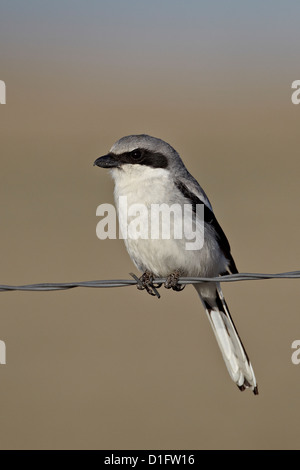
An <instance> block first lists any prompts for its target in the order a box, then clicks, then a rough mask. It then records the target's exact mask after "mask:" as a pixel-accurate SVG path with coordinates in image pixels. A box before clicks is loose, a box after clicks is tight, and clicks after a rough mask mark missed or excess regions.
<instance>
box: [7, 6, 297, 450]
mask: <svg viewBox="0 0 300 470" xmlns="http://www.w3.org/2000/svg"><path fill="white" fill-rule="evenodd" d="M12 3H13V5H11V4H12ZM0 9H1V15H0V18H1V19H0V23H1V25H0V79H1V80H4V81H5V83H6V87H7V104H6V105H1V106H0V155H1V172H0V196H1V197H0V204H1V230H0V251H1V274H0V283H2V284H27V283H38V282H68V281H83V280H95V279H119V278H125V279H126V278H127V279H128V278H129V274H128V273H129V272H130V271H132V270H133V269H134V268H133V265H132V263H131V261H130V259H129V257H128V255H127V253H126V250H125V247H124V246H123V242H122V241H121V240H120V241H119V240H106V241H100V240H98V239H97V237H96V224H97V221H98V219H97V217H96V207H97V206H98V205H99V204H101V203H104V202H112V201H113V195H112V191H113V185H112V182H111V180H110V178H109V174H108V173H106V172H105V171H102V170H100V169H99V168H93V166H92V164H93V161H94V160H95V159H96V158H97V157H98V156H100V155H102V154H105V153H106V152H107V150H108V149H109V148H110V146H111V145H112V144H113V143H114V142H115V141H116V140H117V139H119V138H120V137H122V136H123V135H127V134H131V133H149V134H151V135H154V136H156V137H160V138H162V139H164V140H166V141H167V142H169V143H170V144H171V145H173V146H174V147H175V148H176V149H177V150H178V151H179V152H180V154H181V156H182V157H183V159H184V162H185V164H186V166H187V167H188V169H189V170H190V172H191V173H192V174H193V175H194V176H195V177H196V178H197V179H198V181H199V182H200V184H201V185H202V186H203V187H204V189H205V191H206V192H207V193H208V195H209V198H210V200H211V202H212V204H213V207H214V210H215V213H216V216H217V218H218V220H219V222H220V223H221V225H222V226H223V229H224V231H225V232H226V234H227V236H228V238H229V240H230V243H231V246H232V252H233V255H234V257H235V260H236V263H237V266H238V268H239V270H240V271H241V272H262V273H263V272H274V273H275V272H283V271H292V270H298V269H299V268H300V261H299V238H300V224H299V196H300V188H299V170H300V164H299V139H300V137H299V122H300V105H299V106H295V105H293V104H292V102H291V94H292V90H291V83H292V81H293V80H296V79H300V70H299V48H298V44H299V24H298V23H297V21H298V20H297V18H299V4H298V2H294V1H290V2H288V3H287V4H286V3H285V4H284V3H283V2H277V1H272V2H271V1H265V2H263V5H261V2H258V1H254V2H246V3H245V2H243V4H241V3H240V2H238V1H230V2H218V1H214V2H208V1H204V2H196V1H189V2H184V3H183V2H174V1H173V2H171V1H166V0H165V1H163V2H161V1H160V2H158V1H157V0H154V1H153V2H151V3H150V2H136V1H133V0H130V1H128V2H121V1H112V2H106V1H98V2H94V1H91V0H90V1H86V2H79V1H72V2H71V1H69V0H68V1H65V2H63V5H61V4H60V2H55V1H54V2H51V4H50V2H37V1H33V0H29V1H27V2H21V1H20V0H18V1H17V0H16V1H14V2H1V7H0ZM299 286H300V281H298V280H293V281H292V280H272V281H259V282H258V281H255V282H254V281H253V282H252V281H251V282H240V283H231V284H226V285H224V291H225V296H226V299H227V302H228V304H229V306H230V309H231V312H232V315H233V318H234V320H235V323H236V325H237V327H238V330H239V333H240V335H241V337H242V339H243V342H244V344H245V346H246V349H247V351H248V353H249V356H250V358H251V361H252V364H253V367H254V370H255V373H256V376H257V380H258V384H259V391H260V395H259V396H258V397H254V396H253V395H252V394H251V393H250V392H244V393H240V392H239V390H238V389H237V388H236V387H235V385H234V384H233V383H232V382H231V380H230V378H229V376H228V374H227V371H226V369H225V366H224V364H223V360H222V358H221V355H220V353H219V350H218V346H217V344H216V341H215V339H214V337H213V333H212V331H211V329H210V326H209V324H208V321H207V319H206V317H205V314H204V310H203V309H202V306H201V304H200V302H199V301H198V299H197V295H196V292H194V289H193V288H192V287H188V288H186V289H185V290H184V292H182V293H180V294H179V293H175V292H169V291H166V290H164V291H163V292H162V294H163V295H162V299H161V300H157V299H156V298H152V297H150V296H148V295H146V294H145V293H144V292H138V291H137V290H136V288H134V287H132V288H129V287H127V288H122V289H121V288H120V289H74V290H70V291H65V292H52V293H51V292H50V293H39V292H35V293H29V292H3V293H0V303H1V309H0V311H1V313H0V339H1V340H3V341H5V343H6V348H7V364H6V365H1V366H0V447H1V448H2V449H16V448H19V449H29V448H34V449H50V448H54V449H62V448H70V449H80V448H82V449H91V448H95V449H254V448H256V449H266V448H269V449H276V448H281V449H291V448H299V447H300V446H299V436H298V430H299V419H300V407H299V397H300V365H299V366H297V365H294V364H292V361H291V355H292V352H293V350H292V349H291V344H292V342H293V341H294V340H295V339H300V293H299V292H300V289H299Z"/></svg>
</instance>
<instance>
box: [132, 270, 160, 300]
mask: <svg viewBox="0 0 300 470" xmlns="http://www.w3.org/2000/svg"><path fill="white" fill-rule="evenodd" d="M130 274H131V276H132V277H133V278H134V279H135V280H136V282H137V288H138V290H146V291H147V292H148V294H150V295H153V296H156V297H157V298H158V299H160V294H159V293H158V292H157V289H159V288H160V287H161V286H162V284H153V279H154V276H153V273H151V272H150V271H145V272H144V274H143V275H142V276H141V277H137V276H136V275H135V274H133V273H130Z"/></svg>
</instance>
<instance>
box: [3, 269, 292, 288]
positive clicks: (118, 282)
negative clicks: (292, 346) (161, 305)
mask: <svg viewBox="0 0 300 470" xmlns="http://www.w3.org/2000/svg"><path fill="white" fill-rule="evenodd" d="M131 275H132V274H131ZM132 276H133V277H134V279H112V280H98V281H82V282H61V283H56V282H47V283H39V284H26V285H20V286H9V285H5V284H0V292H5V291H6V292H7V291H30V292H32V291H35V292H45V291H57V290H68V289H74V288H76V287H90V288H104V287H127V286H133V285H136V284H138V283H139V282H138V280H137V277H136V276H135V275H132ZM299 278H300V271H291V272H285V273H277V274H262V273H238V274H228V275H225V276H218V277H181V278H179V280H178V284H181V285H182V284H184V285H186V284H198V283H201V282H236V281H260V280H265V279H299ZM165 281H166V279H165V278H155V279H153V284H163V283H164V282H165Z"/></svg>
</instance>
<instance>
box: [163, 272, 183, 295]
mask: <svg viewBox="0 0 300 470" xmlns="http://www.w3.org/2000/svg"><path fill="white" fill-rule="evenodd" d="M180 275H181V272H180V271H179V269H176V270H175V271H174V272H172V273H171V274H169V276H168V277H167V280H166V282H165V283H164V286H165V288H166V289H173V290H175V291H176V292H180V291H181V290H183V289H184V288H185V285H184V284H178V280H179V278H180Z"/></svg>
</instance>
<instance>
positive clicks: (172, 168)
mask: <svg viewBox="0 0 300 470" xmlns="http://www.w3.org/2000/svg"><path fill="white" fill-rule="evenodd" d="M94 165H97V166H99V167H102V168H109V169H110V172H111V175H112V177H113V179H114V182H115V201H116V206H117V211H118V217H119V220H120V216H123V215H124V214H122V213H120V211H121V210H122V209H121V207H120V205H119V200H120V199H119V198H120V196H126V198H127V201H128V204H144V205H146V206H147V207H149V205H152V204H162V203H165V204H168V205H169V206H171V205H172V204H174V203H176V204H180V205H181V206H182V207H183V206H184V205H186V204H189V205H190V207H192V211H193V213H194V221H195V225H197V222H198V221H197V217H198V212H197V211H196V207H197V205H201V206H202V208H204V242H203V246H202V248H200V249H198V250H196V251H195V250H187V249H186V248H185V246H186V245H185V244H184V242H186V241H187V240H179V239H175V237H170V238H169V239H162V238H160V239H151V237H150V238H147V239H142V238H135V239H131V238H127V239H125V240H124V241H125V244H126V248H127V250H128V253H129V255H130V257H131V259H132V261H133V262H134V264H135V265H136V267H137V268H138V269H139V270H140V271H141V272H142V273H144V274H143V275H142V276H141V278H140V286H138V287H140V288H141V286H142V288H145V289H147V291H148V292H149V293H152V294H153V290H152V288H153V287H154V286H153V284H152V281H153V279H154V278H166V279H167V281H166V283H165V287H167V288H173V289H174V290H181V289H182V288H183V287H182V286H180V285H178V284H177V282H178V278H179V276H186V277H216V276H219V275H220V276H222V275H224V274H229V273H237V272H238V270H237V268H236V265H235V262H234V260H233V257H232V255H231V252H230V245H229V242H228V240H227V238H226V236H225V234H224V232H223V230H222V228H221V227H220V225H219V223H218V221H217V219H216V217H215V215H214V213H213V210H212V206H211V204H210V202H209V200H208V198H207V196H206V194H205V192H204V191H203V189H202V188H201V186H200V185H199V184H198V182H197V181H196V180H195V178H193V176H192V175H191V174H190V173H189V172H188V170H187V169H186V167H185V166H184V164H183V162H182V160H181V158H180V156H179V154H178V153H177V152H176V150H175V149H174V148H173V147H171V145H169V144H167V143H166V142H164V141H163V140H161V139H157V138H155V137H151V136H149V135H145V134H142V135H130V136H126V137H122V138H121V139H120V140H118V141H117V142H116V143H115V144H114V145H113V146H112V148H111V149H110V151H109V153H108V154H107V155H105V156H103V157H99V158H97V160H96V161H95V162H94ZM195 219H196V220H195ZM146 222H147V223H148V222H149V220H148V216H147V221H146V220H145V223H146ZM173 223H174V225H176V216H174V222H173ZM202 226H203V220H202ZM194 287H195V289H196V290H197V292H198V295H199V297H200V299H201V301H202V304H203V306H204V308H205V310H206V313H207V316H208V319H209V321H210V324H211V326H212V329H213V331H214V334H215V336H216V339H217V342H218V345H219V347H220V350H221V352H222V356H223V359H224V361H225V364H226V367H227V369H228V372H229V374H230V376H231V378H232V380H233V381H234V382H235V383H236V385H237V386H238V387H239V389H240V390H242V391H243V390H245V389H247V388H249V389H251V390H252V391H253V393H254V394H255V395H257V394H258V388H257V384H256V379H255V375H254V372H253V369H252V365H251V363H250V360H249V357H248V355H247V353H246V351H245V348H244V346H243V344H242V342H241V340H240V337H239V335H238V332H237V330H236V328H235V326H234V323H233V321H232V318H231V315H230V312H229V309H228V307H227V304H226V302H225V299H224V296H223V292H222V289H221V286H220V283H219V282H204V283H199V284H194ZM154 291H155V287H154Z"/></svg>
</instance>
